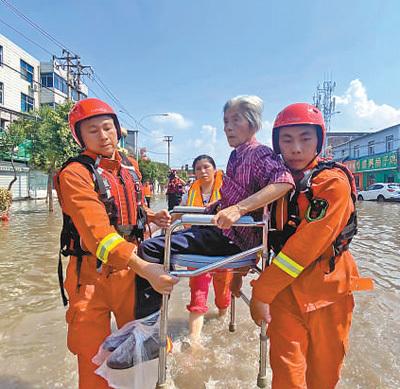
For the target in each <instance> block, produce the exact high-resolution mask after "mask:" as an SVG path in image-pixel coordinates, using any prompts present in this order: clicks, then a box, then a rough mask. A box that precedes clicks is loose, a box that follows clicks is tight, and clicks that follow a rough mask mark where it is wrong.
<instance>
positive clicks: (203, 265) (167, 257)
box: [156, 206, 268, 389]
mask: <svg viewBox="0 0 400 389" xmlns="http://www.w3.org/2000/svg"><path fill="white" fill-rule="evenodd" d="M204 209H205V208H202V207H187V206H178V207H175V208H174V210H173V213H181V214H183V215H182V216H181V218H180V219H179V220H177V221H175V222H174V223H172V224H171V226H170V227H169V228H167V229H166V231H165V253H164V269H165V271H168V272H170V274H172V275H174V276H177V277H194V276H198V275H201V274H204V273H208V272H210V271H212V270H215V269H219V268H230V269H235V268H240V267H245V266H250V267H251V269H253V271H255V272H257V273H261V272H262V271H263V269H264V268H265V266H266V262H267V260H268V249H267V247H268V245H267V233H268V216H267V215H268V212H267V209H265V210H264V217H263V221H261V222H257V221H254V220H253V218H252V217H250V216H243V217H241V218H240V219H239V220H238V221H237V222H236V223H235V224H233V226H235V227H249V228H263V244H262V245H260V246H257V247H254V248H252V249H250V250H247V251H244V252H241V253H238V254H235V255H231V256H226V257H224V256H213V257H209V256H202V255H189V254H177V255H173V256H172V257H171V253H170V251H171V235H172V233H173V231H174V230H176V229H177V228H178V227H180V226H182V225H188V224H189V225H202V226H212V225H213V224H212V223H211V219H212V217H213V216H214V215H205V214H204ZM260 253H261V254H262V256H261V258H262V261H261V268H260V267H259V266H257V264H256V263H257V258H258V255H259V254H260ZM171 265H179V266H184V267H193V268H195V270H174V271H170V269H171ZM241 298H242V299H243V300H244V301H245V303H246V304H247V305H249V304H250V300H249V299H248V298H247V297H246V296H245V295H244V294H243V293H242V292H241ZM168 301H169V296H168V295H163V299H162V307H161V318H160V353H159V366H158V382H157V386H156V389H166V388H167V383H166V378H167V330H168ZM235 305H236V302H235V297H234V296H233V295H232V300H231V307H230V308H231V309H230V323H229V331H230V332H234V331H235V330H236V312H235ZM266 331H267V328H266V324H265V323H264V322H263V323H262V325H261V329H260V356H259V371H258V376H257V386H258V387H259V388H265V387H266V386H267V335H266Z"/></svg>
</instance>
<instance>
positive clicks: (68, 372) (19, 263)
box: [0, 199, 400, 389]
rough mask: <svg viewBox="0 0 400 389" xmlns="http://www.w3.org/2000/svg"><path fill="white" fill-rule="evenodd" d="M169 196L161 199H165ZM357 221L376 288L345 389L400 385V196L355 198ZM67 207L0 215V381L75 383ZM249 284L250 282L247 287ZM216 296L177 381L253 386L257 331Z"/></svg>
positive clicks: (26, 207)
mask: <svg viewBox="0 0 400 389" xmlns="http://www.w3.org/2000/svg"><path fill="white" fill-rule="evenodd" d="M162 205H163V203H162V201H161V200H160V199H159V200H158V202H156V207H158V208H159V207H161V206H162ZM358 208H359V221H360V228H359V234H358V235H357V237H356V238H355V240H354V242H353V244H352V251H353V254H354V256H355V257H356V259H357V261H358V264H359V267H360V271H361V273H362V274H363V275H365V276H372V277H373V278H374V279H375V283H376V290H375V291H374V292H368V293H365V292H364V293H357V295H356V310H355V313H354V320H353V326H352V331H351V342H350V350H349V353H348V356H347V358H346V361H345V366H344V369H343V374H342V376H343V377H342V380H341V382H340V384H339V386H338V388H339V389H356V388H360V389H398V388H400V341H399V334H400V264H399V254H400V239H399V233H398V232H399V229H400V204H391V203H384V204H380V203H379V204H378V203H374V202H363V203H360V204H359V205H358ZM60 216H61V215H60V211H59V210H57V211H56V212H55V213H54V214H48V212H47V210H46V204H45V202H44V201H30V202H17V203H14V204H13V208H12V216H11V220H10V222H9V223H7V224H5V223H3V224H1V222H0V388H2V389H11V388H18V389H33V388H40V389H43V388H68V389H73V388H77V368H76V361H75V357H74V356H72V355H71V354H70V353H69V352H68V350H67V348H66V342H65V339H66V325H65V320H64V314H65V310H64V308H63V306H62V303H61V299H60V295H59V289H58V281H57V272H56V270H57V257H58V254H57V253H58V244H59V243H58V239H59V231H60V227H61V217H60ZM245 289H247V290H248V289H249V288H248V287H247V288H245ZM188 299H189V290H188V286H187V280H183V281H181V282H180V283H179V284H178V286H177V287H176V288H175V290H174V292H173V294H172V298H171V304H170V307H171V309H170V314H169V316H170V330H171V332H172V335H173V339H174V341H175V342H176V343H177V344H179V342H180V340H181V339H183V338H184V337H185V335H186V334H187V329H186V326H187V312H186V309H185V305H186V304H187V302H188ZM212 301H213V298H212V295H211V294H210V297H209V302H210V304H209V305H210V311H209V313H208V314H207V316H206V323H205V326H204V337H203V346H204V347H203V348H202V349H198V350H195V351H193V350H192V351H190V350H186V351H179V347H177V348H176V351H175V352H174V353H173V355H172V357H170V358H169V375H170V382H171V387H172V388H175V389H189V388H190V389H192V388H194V389H202V388H206V389H214V388H215V389H216V388H228V389H244V388H246V389H251V388H256V384H255V382H256V376H257V366H258V331H257V329H256V327H255V326H254V325H253V323H252V321H251V319H250V316H249V313H248V310H247V307H246V306H245V304H244V303H243V302H241V301H239V302H238V304H237V306H238V329H237V331H236V333H234V334H231V333H229V332H228V321H227V319H222V320H221V319H217V318H216V317H215V308H214V307H213V303H212Z"/></svg>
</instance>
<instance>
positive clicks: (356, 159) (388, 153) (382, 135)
mask: <svg viewBox="0 0 400 389" xmlns="http://www.w3.org/2000/svg"><path fill="white" fill-rule="evenodd" d="M332 151H333V158H334V159H335V160H336V161H341V162H343V163H344V164H345V165H347V166H348V167H349V169H350V170H351V171H352V172H353V174H354V177H355V179H356V183H357V187H358V188H359V189H366V188H367V187H368V186H370V185H372V184H374V183H375V182H400V161H399V151H400V124H397V125H394V126H391V127H388V128H384V129H383V130H380V131H377V132H374V133H369V134H366V135H363V136H360V137H358V138H355V139H352V140H350V141H348V142H345V143H343V144H341V145H338V146H335V147H333V148H332Z"/></svg>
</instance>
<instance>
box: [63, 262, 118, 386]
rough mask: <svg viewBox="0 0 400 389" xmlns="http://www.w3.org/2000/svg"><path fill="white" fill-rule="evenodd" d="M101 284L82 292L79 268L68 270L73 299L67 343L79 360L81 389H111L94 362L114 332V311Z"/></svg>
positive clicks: (68, 282)
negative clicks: (97, 370) (112, 325)
mask: <svg viewBox="0 0 400 389" xmlns="http://www.w3.org/2000/svg"><path fill="white" fill-rule="evenodd" d="M99 277H100V276H99ZM99 282H100V284H101V280H100V279H97V280H95V281H94V284H91V285H86V284H82V285H81V287H80V289H79V291H78V290H77V288H76V285H77V279H76V274H75V268H74V266H69V267H68V271H67V278H66V282H65V287H66V290H67V292H68V296H69V299H70V306H69V309H68V311H67V314H66V319H67V324H68V338H67V344H68V348H69V350H70V351H71V352H72V353H73V354H76V355H77V357H78V365H79V389H93V388H96V389H97V388H99V389H106V388H109V386H108V385H107V382H106V381H105V380H104V379H103V378H101V377H100V376H98V375H97V374H95V370H96V369H97V368H98V366H97V365H95V364H94V363H93V362H92V358H93V357H94V356H95V355H96V354H97V352H98V350H99V347H100V345H101V344H102V343H103V341H104V339H105V338H106V337H107V336H108V335H109V334H110V332H111V329H110V308H109V306H108V304H107V301H106V298H105V295H104V290H103V289H104V288H103V287H102V286H101V285H100V284H99Z"/></svg>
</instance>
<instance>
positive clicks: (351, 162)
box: [343, 160, 356, 173]
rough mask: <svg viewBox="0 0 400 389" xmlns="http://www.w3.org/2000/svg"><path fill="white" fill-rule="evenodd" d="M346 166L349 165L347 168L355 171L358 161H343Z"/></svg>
mask: <svg viewBox="0 0 400 389" xmlns="http://www.w3.org/2000/svg"><path fill="white" fill-rule="evenodd" d="M343 163H344V165H345V166H347V168H348V169H349V170H350V171H351V172H352V173H355V171H356V161H355V160H353V161H345V162H343Z"/></svg>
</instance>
